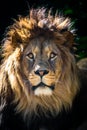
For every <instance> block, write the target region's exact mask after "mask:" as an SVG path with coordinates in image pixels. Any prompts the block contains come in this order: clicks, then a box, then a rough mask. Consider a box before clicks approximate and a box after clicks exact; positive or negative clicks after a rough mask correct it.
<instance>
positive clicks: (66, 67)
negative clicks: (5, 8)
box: [0, 8, 79, 118]
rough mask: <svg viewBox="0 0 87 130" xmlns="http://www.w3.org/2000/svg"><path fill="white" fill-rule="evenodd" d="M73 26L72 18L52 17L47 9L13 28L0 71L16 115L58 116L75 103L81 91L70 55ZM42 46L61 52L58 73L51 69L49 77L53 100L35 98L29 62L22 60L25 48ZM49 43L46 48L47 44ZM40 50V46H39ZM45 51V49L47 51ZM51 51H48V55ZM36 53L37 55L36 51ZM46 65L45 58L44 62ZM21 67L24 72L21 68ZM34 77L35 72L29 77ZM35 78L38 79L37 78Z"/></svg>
mask: <svg viewBox="0 0 87 130" xmlns="http://www.w3.org/2000/svg"><path fill="white" fill-rule="evenodd" d="M71 25H72V23H71V22H70V19H69V18H64V17H62V16H58V15H55V16H53V15H52V14H51V11H48V12H46V9H44V8H41V9H36V10H34V9H31V10H30V14H29V16H26V17H19V19H18V21H16V20H15V23H14V24H13V25H12V26H10V28H9V30H8V31H7V33H6V37H5V39H4V40H3V42H4V44H3V46H2V50H3V54H2V56H3V57H4V58H3V61H2V65H1V70H0V93H1V95H3V96H4V97H5V98H6V100H7V101H9V100H10V98H11V97H13V100H12V103H17V107H16V111H17V112H21V111H22V114H23V117H24V118H26V117H27V116H28V115H30V114H31V115H32V114H33V113H35V114H38V109H40V110H41V111H40V114H41V113H44V114H45V116H48V115H47V111H50V113H51V114H52V115H53V116H55V115H56V114H58V113H59V112H60V111H61V110H62V108H63V107H64V108H65V109H66V110H67V109H69V108H70V107H71V106H72V102H73V99H74V97H75V95H76V93H77V92H78V90H79V83H78V77H77V72H76V65H75V59H74V56H73V55H72V54H71V53H70V50H71V49H72V45H73V44H74V38H73V35H74V34H72V29H71ZM36 39H37V42H38V43H41V42H43V41H44V40H45V41H46V40H48V39H51V40H48V42H49V41H51V43H50V44H51V48H53V44H55V45H56V47H57V48H58V50H59V54H60V55H59V57H58V58H59V62H58V63H57V62H56V68H55V71H56V72H55V73H53V72H52V70H51V69H50V68H49V70H50V73H49V74H48V75H47V77H50V76H52V75H54V77H55V81H51V80H50V79H49V80H50V81H49V83H48V82H47V83H48V84H51V82H55V89H54V90H53V93H52V95H51V96H48V95H47V96H45V95H41V96H35V95H34V94H32V93H31V90H30V86H29V85H30V81H29V77H28V75H27V72H28V71H27V68H26V67H23V66H26V62H25V61H23V60H22V57H23V55H24V54H25V51H26V48H27V47H28V46H29V44H30V43H31V45H32V46H33V43H32V42H34V43H35V42H36ZM48 42H47V44H48ZM37 48H38V49H37V50H36V51H38V50H39V46H37ZM44 48H45V47H44ZM50 51H51V50H50V49H48V52H47V53H49V52H50ZM34 53H35V54H36V52H35V50H34ZM44 61H45V58H44ZM21 67H22V68H21ZM30 73H33V69H32V68H31V71H29V74H30ZM33 76H35V78H37V77H36V75H35V74H34V75H33Z"/></svg>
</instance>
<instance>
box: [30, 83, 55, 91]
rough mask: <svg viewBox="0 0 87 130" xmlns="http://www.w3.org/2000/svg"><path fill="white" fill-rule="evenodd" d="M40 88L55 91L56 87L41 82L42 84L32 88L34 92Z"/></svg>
mask: <svg viewBox="0 0 87 130" xmlns="http://www.w3.org/2000/svg"><path fill="white" fill-rule="evenodd" d="M39 87H41V88H45V87H48V88H50V89H51V90H54V85H51V86H49V85H47V84H44V83H43V82H40V83H39V84H38V85H36V86H32V90H33V91H34V90H35V89H37V88H39Z"/></svg>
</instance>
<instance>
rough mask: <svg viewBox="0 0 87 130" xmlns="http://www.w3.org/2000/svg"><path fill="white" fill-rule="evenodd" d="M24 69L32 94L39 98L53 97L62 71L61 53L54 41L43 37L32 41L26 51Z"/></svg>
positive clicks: (23, 62) (23, 60) (23, 61)
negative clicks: (43, 96)
mask: <svg viewBox="0 0 87 130" xmlns="http://www.w3.org/2000/svg"><path fill="white" fill-rule="evenodd" d="M22 68H23V71H24V74H25V75H26V77H27V78H28V80H29V83H30V86H29V87H30V88H29V89H30V92H32V93H33V94H34V95H37V96H40V95H52V93H53V91H54V90H55V88H56V84H57V82H58V80H59V78H60V74H61V71H62V61H61V55H60V51H59V50H58V48H57V46H56V44H54V41H53V40H50V39H45V38H43V37H39V38H38V39H37V38H36V39H34V40H31V42H30V43H29V45H28V46H27V47H26V49H25V51H24V55H23V59H22ZM56 68H58V69H56Z"/></svg>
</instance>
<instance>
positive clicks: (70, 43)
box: [62, 31, 75, 49]
mask: <svg viewBox="0 0 87 130" xmlns="http://www.w3.org/2000/svg"><path fill="white" fill-rule="evenodd" d="M62 34H63V37H64V38H65V39H66V42H65V43H64V45H65V46H66V47H68V48H70V49H71V48H72V46H73V45H74V43H75V42H74V35H73V33H71V32H70V31H63V32H62Z"/></svg>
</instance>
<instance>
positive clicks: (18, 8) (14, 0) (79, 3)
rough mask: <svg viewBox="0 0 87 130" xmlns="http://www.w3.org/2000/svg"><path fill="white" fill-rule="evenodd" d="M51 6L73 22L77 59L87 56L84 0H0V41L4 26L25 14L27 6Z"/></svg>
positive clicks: (86, 9)
mask: <svg viewBox="0 0 87 130" xmlns="http://www.w3.org/2000/svg"><path fill="white" fill-rule="evenodd" d="M42 6H45V7H46V8H48V9H49V8H52V9H53V11H54V13H55V12H56V10H58V11H59V12H61V13H62V14H64V15H65V16H68V17H70V18H71V19H72V20H73V21H74V22H75V24H74V26H75V29H76V34H77V40H76V42H77V43H78V46H77V51H76V54H78V55H79V57H78V59H81V58H83V57H87V5H86V0H7V1H6V0H0V41H1V40H2V39H3V37H4V32H5V29H6V27H8V26H9V25H11V24H12V23H13V19H17V17H18V15H27V14H28V11H29V8H31V7H35V8H36V7H42Z"/></svg>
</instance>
